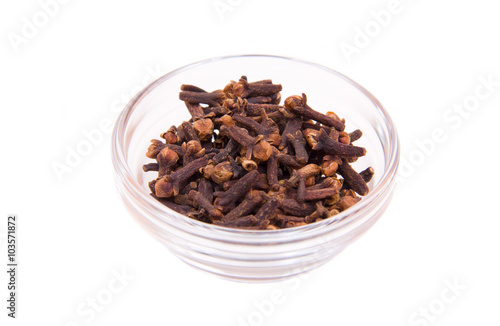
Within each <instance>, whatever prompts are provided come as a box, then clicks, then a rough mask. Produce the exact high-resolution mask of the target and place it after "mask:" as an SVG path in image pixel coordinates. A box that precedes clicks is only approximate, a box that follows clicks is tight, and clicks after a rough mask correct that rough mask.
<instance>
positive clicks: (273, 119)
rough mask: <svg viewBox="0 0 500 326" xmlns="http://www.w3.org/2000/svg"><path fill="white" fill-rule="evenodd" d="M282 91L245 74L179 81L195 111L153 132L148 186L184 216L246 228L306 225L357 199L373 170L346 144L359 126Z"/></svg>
mask: <svg viewBox="0 0 500 326" xmlns="http://www.w3.org/2000/svg"><path fill="white" fill-rule="evenodd" d="M281 90H282V86H281V85H279V84H273V82H272V80H270V79H265V80H260V81H256V82H248V78H247V77H246V76H242V77H241V78H240V79H239V80H238V81H231V82H230V83H228V84H227V85H226V86H225V87H224V89H223V90H215V91H213V92H207V91H205V90H204V89H202V88H200V87H197V86H194V85H187V84H185V85H182V86H181V92H180V93H179V98H180V99H181V100H182V101H184V103H185V105H186V108H187V110H188V111H189V113H190V115H191V119H190V120H189V121H184V122H182V123H181V124H180V125H179V126H177V127H176V126H171V127H170V128H169V129H168V130H167V131H165V132H164V133H162V134H161V135H160V137H161V138H162V139H163V140H157V139H153V140H152V141H151V144H150V145H149V148H148V150H147V153H146V156H147V157H148V158H151V159H155V160H156V162H154V163H148V164H145V165H144V166H143V170H144V171H145V172H150V171H157V172H158V177H157V178H156V179H155V180H152V181H151V182H150V183H149V188H150V189H151V192H152V194H151V195H152V196H153V197H154V198H155V199H157V200H158V201H159V202H161V203H163V204H164V205H166V206H167V207H169V208H170V209H172V210H174V211H176V212H178V213H180V214H183V215H186V216H188V217H190V218H193V219H197V220H199V221H203V222H206V223H213V224H216V225H220V226H225V227H232V228H244V229H249V230H277V229H280V228H289V227H297V226H302V225H307V224H310V223H314V222H316V221H321V220H323V219H326V218H329V217H331V216H335V215H337V214H339V213H340V212H342V211H344V210H346V209H349V208H350V207H351V206H353V205H355V204H356V203H357V202H358V201H359V200H361V197H359V196H358V195H361V196H364V195H366V194H367V193H368V192H369V189H368V183H369V182H370V180H371V179H372V177H373V175H374V170H373V168H372V167H368V168H366V169H365V170H363V171H362V172H359V173H358V172H356V171H355V170H354V169H353V167H352V166H351V163H352V162H354V161H356V160H357V159H358V158H359V157H362V156H364V155H365V154H366V149H365V148H363V147H359V146H354V145H352V143H353V142H355V141H357V140H358V139H360V138H361V136H362V135H363V133H362V132H361V130H359V129H357V130H354V131H352V132H350V133H349V132H346V131H345V120H344V119H341V118H340V117H339V116H338V115H337V114H335V113H334V112H327V113H326V114H323V113H320V112H318V111H315V110H313V109H312V108H311V107H310V106H309V105H308V104H307V97H306V95H305V94H302V95H301V96H290V97H288V98H286V99H285V101H284V105H280V101H281V93H280V92H281ZM338 176H341V177H342V178H343V179H339V178H338Z"/></svg>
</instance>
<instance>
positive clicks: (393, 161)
mask: <svg viewBox="0 0 500 326" xmlns="http://www.w3.org/2000/svg"><path fill="white" fill-rule="evenodd" d="M248 57H252V58H255V57H260V58H268V59H276V60H286V61H291V62H296V63H300V64H305V65H309V66H313V67H315V68H318V69H321V70H325V71H327V72H329V73H331V74H334V75H336V76H337V77H340V78H341V79H343V80H344V81H346V82H348V83H349V84H351V85H352V86H354V87H355V88H357V89H358V90H359V91H361V93H363V94H364V95H365V96H366V97H367V98H368V99H369V100H370V102H372V104H373V105H374V106H375V108H376V109H378V113H379V114H381V115H382V116H383V118H384V120H385V121H386V124H385V128H386V129H387V136H388V139H392V140H393V142H392V143H389V148H390V157H389V159H388V160H386V164H385V167H386V168H385V171H384V174H383V175H382V177H381V178H380V181H379V182H378V183H377V184H376V186H375V188H373V189H370V192H369V193H368V195H366V196H363V199H362V200H361V201H359V202H358V203H356V205H354V206H352V207H350V208H349V209H347V210H345V211H343V212H341V213H339V214H337V215H335V219H333V218H326V219H324V220H322V221H319V222H314V223H310V224H307V225H304V226H298V227H293V228H285V229H278V230H248V229H237V228H229V227H224V226H219V225H215V224H209V223H205V222H201V221H198V220H195V219H192V218H189V217H187V216H185V215H183V214H180V213H178V212H176V211H174V210H172V209H170V208H168V207H167V206H165V205H163V204H161V203H160V202H159V201H157V200H156V199H154V198H153V197H152V196H151V195H150V194H146V193H145V191H144V189H143V187H142V185H140V184H139V183H138V182H137V181H136V179H135V178H134V176H133V175H134V174H133V173H132V171H131V170H130V168H129V167H128V165H127V164H126V163H125V162H126V160H125V154H124V151H123V149H124V148H123V145H124V144H123V141H124V140H123V139H120V138H119V136H120V135H121V134H123V133H124V132H125V129H126V126H127V123H128V121H129V118H130V117H131V115H132V113H133V112H134V109H135V107H136V106H137V105H138V104H139V103H140V102H141V101H142V99H143V98H144V97H146V96H147V95H148V94H149V93H150V92H151V91H153V90H154V89H155V88H156V87H157V86H159V85H160V84H161V83H163V82H164V81H165V80H167V79H169V78H171V77H173V76H176V75H178V74H180V73H182V72H184V71H186V70H189V69H192V68H195V67H197V66H200V65H204V64H208V63H212V62H216V61H221V60H227V59H241V58H248ZM111 147H112V148H111V150H112V163H113V167H114V170H115V177H117V181H119V182H121V183H122V184H123V185H124V186H125V187H126V189H127V190H128V191H129V192H133V195H134V198H137V197H135V196H138V197H139V198H141V199H142V201H143V202H145V203H147V204H148V205H150V207H145V208H146V210H148V213H149V210H150V209H153V210H154V211H156V212H159V213H161V212H163V213H165V214H161V215H159V216H158V215H157V214H155V216H147V218H148V219H150V218H151V217H154V218H157V219H159V220H160V221H161V222H165V223H167V224H170V225H171V224H172V222H173V219H172V217H175V218H176V219H177V220H178V221H179V222H182V223H183V224H184V225H176V227H177V228H179V229H181V230H183V231H190V230H189V229H192V228H193V227H194V228H196V231H198V232H197V233H196V235H198V236H202V237H205V238H207V239H214V238H215V239H220V238H221V237H224V236H228V237H232V236H234V235H236V236H238V237H244V236H245V235H249V236H250V237H252V238H254V239H255V240H256V241H257V242H258V241H259V240H261V239H262V240H264V239H265V240H264V241H269V237H273V238H275V240H278V239H280V238H282V237H288V236H289V235H291V234H300V233H310V232H315V231H318V230H322V231H323V232H331V231H335V230H341V229H342V228H347V226H348V225H350V224H352V223H355V222H356V221H357V220H358V219H359V218H360V217H362V215H363V214H360V213H362V212H364V211H366V210H367V209H368V208H370V207H371V206H372V205H373V204H374V203H376V202H377V199H378V198H379V197H380V196H381V195H382V194H384V193H386V192H387V189H389V188H390V187H391V186H392V185H393V184H394V183H395V179H396V175H397V169H398V165H399V156H400V142H399V137H398V133H397V130H396V127H395V125H394V123H393V121H392V119H391V117H390V115H389V114H388V112H387V111H386V110H385V108H384V107H383V106H382V104H381V103H380V102H379V100H378V99H377V98H376V97H375V96H374V95H373V94H371V93H370V92H369V91H368V90H366V89H365V88H364V87H363V86H361V85H360V84H358V83H357V82H355V81H354V80H352V79H350V78H349V77H347V76H345V75H344V74H342V73H340V72H338V71H336V70H334V69H331V68H329V67H326V66H323V65H320V64H317V63H314V62H310V61H306V60H302V59H297V58H293V57H285V56H278V55H268V54H241V55H228V56H218V57H212V58H209V59H205V60H200V61H197V62H194V63H190V64H187V65H184V66H182V67H180V68H177V69H175V70H172V71H170V72H169V73H166V74H164V75H163V76H161V77H159V78H157V79H156V80H155V81H153V82H151V83H150V84H149V85H148V86H146V87H145V88H144V89H143V90H142V91H140V92H139V93H137V94H136V95H135V96H134V97H133V98H132V99H131V100H130V101H129V102H128V103H127V105H126V106H125V107H124V109H123V110H122V112H121V113H120V115H119V116H118V118H117V120H116V122H115V126H114V128H113V134H112V141H111ZM137 201H138V200H136V202H137ZM150 215H152V214H150ZM357 215H359V216H357ZM347 217H350V218H347ZM193 231H194V230H193ZM200 232H201V233H200ZM216 235H218V236H216ZM259 238H261V239H259ZM233 239H234V238H233ZM248 239H249V238H247V240H248Z"/></svg>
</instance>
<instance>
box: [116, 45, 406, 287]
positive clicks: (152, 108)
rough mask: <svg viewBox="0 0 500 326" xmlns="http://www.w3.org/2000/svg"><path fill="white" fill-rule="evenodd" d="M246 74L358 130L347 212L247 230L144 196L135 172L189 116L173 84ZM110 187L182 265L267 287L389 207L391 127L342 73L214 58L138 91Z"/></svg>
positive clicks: (394, 150)
mask: <svg viewBox="0 0 500 326" xmlns="http://www.w3.org/2000/svg"><path fill="white" fill-rule="evenodd" d="M241 75H247V76H248V78H249V80H250V81H252V80H261V79H268V78H271V79H272V80H273V81H274V82H275V83H279V84H282V85H283V91H282V99H283V100H284V99H285V98H286V97H288V96H289V95H294V94H299V95H300V94H301V93H306V94H307V98H308V104H309V105H310V106H311V107H312V108H313V109H316V110H318V111H322V112H326V111H334V112H336V113H337V114H338V115H339V116H340V117H341V118H345V119H346V131H348V132H350V131H353V130H355V129H358V128H359V129H361V130H362V131H363V137H362V138H361V139H360V140H358V141H357V143H356V144H357V145H358V146H363V147H365V148H366V149H367V155H366V156H365V157H362V158H360V159H359V160H358V162H356V163H355V164H354V167H355V169H356V170H358V171H360V170H362V169H364V168H366V167H368V166H372V167H373V168H374V169H375V176H374V178H373V180H372V181H371V182H370V183H369V186H370V190H371V191H370V193H369V194H368V195H367V196H365V197H363V199H362V200H361V201H360V202H359V203H357V204H356V205H354V206H353V207H351V208H349V209H348V210H346V211H344V212H342V213H340V214H339V215H336V216H334V217H333V218H329V219H325V220H323V221H320V222H316V223H312V224H308V225H305V226H300V227H295V228H289V229H281V230H264V231H251V230H240V229H230V228H225V227H220V226H216V225H211V224H206V223H203V222H199V221H196V220H193V219H190V218H188V217H186V216H183V215H181V214H179V213H177V212H175V211H172V210H170V209H169V208H167V207H165V206H164V205H162V204H161V203H159V202H158V201H156V200H155V199H154V198H153V197H151V196H150V191H149V188H148V185H147V184H148V181H150V180H151V179H153V178H155V175H154V174H153V173H144V172H143V170H142V165H143V164H145V163H150V162H151V160H150V159H148V158H147V157H146V156H145V152H146V149H147V147H148V145H149V144H150V140H151V139H153V138H156V139H157V138H159V135H160V134H161V133H162V132H164V131H166V130H167V129H168V128H169V127H170V126H171V125H174V124H175V125H179V124H180V123H181V122H182V121H184V120H188V119H189V118H190V116H189V113H188V111H187V110H186V108H185V106H184V103H183V102H182V101H180V100H179V95H178V94H179V91H180V86H181V84H193V85H196V86H199V87H201V88H203V89H206V90H215V89H220V88H222V87H224V85H226V84H227V83H228V82H229V81H230V80H237V79H238V78H239V77H240V76H241ZM112 137H113V138H112V139H113V140H112V159H113V165H114V169H115V178H116V184H117V187H118V190H119V192H120V195H121V197H122V199H123V201H124V202H125V204H126V207H127V208H128V210H129V211H130V213H131V214H132V216H133V217H134V218H135V219H136V220H137V222H139V224H141V225H142V227H144V228H145V229H146V230H147V231H148V232H149V233H150V234H152V235H153V236H154V237H156V238H157V239H158V240H159V241H160V242H161V243H163V244H164V245H165V246H166V247H167V248H169V249H170V250H171V251H172V252H173V253H174V254H175V255H176V256H178V257H179V258H180V259H182V260H183V261H184V262H186V263H188V264H189V265H192V266H194V267H196V268H199V269H201V270H204V271H207V272H210V273H213V274H216V275H218V276H221V277H224V278H228V279H232V280H243V281H272V280H278V279H282V278H285V277H290V276H293V275H296V274H299V273H304V272H307V271H309V270H311V269H313V268H316V267H318V266H320V265H322V264H324V263H325V262H327V261H329V260H330V259H331V258H332V257H334V256H335V255H336V254H338V253H339V252H340V251H342V250H343V249H344V248H345V247H346V246H347V245H348V244H349V243H351V242H352V241H353V240H354V239H356V238H357V237H359V236H360V235H361V234H363V233H364V232H365V231H366V230H368V229H369V228H370V227H371V226H372V225H373V224H374V223H375V222H376V221H377V220H378V218H379V217H380V216H381V215H382V213H383V212H384V210H385V208H386V207H387V205H388V204H389V201H390V199H391V194H392V192H393V189H394V184H395V176H396V171H397V167H398V162H399V142H398V137H397V132H396V128H395V127H394V124H393V122H392V120H391V118H390V117H389V115H388V114H387V112H386V111H385V110H384V108H383V107H382V105H381V104H380V103H379V101H378V100H377V99H376V98H375V97H374V96H373V95H372V94H370V93H369V92H368V91H367V90H365V89H364V88H363V87H361V86H360V85H358V84H357V83H356V82H354V81H352V80H350V79H349V78H347V77H346V76H344V75H342V74H340V73H338V72H336V71H334V70H332V69H329V68H326V67H323V66H320V65H317V64H313V63H309V62H304V61H301V60H297V59H291V58H284V57H276V56H263V55H244V56H230V57H219V58H213V59H209V60H205V61H201V62H197V63H193V64H190V65H188V66H185V67H182V68H179V69H177V70H174V71H172V72H170V73H168V74H166V75H164V76H163V77H161V78H159V79H158V80H156V81H155V82H153V83H152V84H151V85H149V86H148V87H146V88H145V89H144V90H143V91H141V92H140V93H139V94H137V95H136V96H135V97H134V98H133V99H132V100H131V101H130V103H128V105H127V106H126V107H125V109H124V110H123V112H122V113H121V115H120V116H119V117H118V120H117V122H116V126H115V129H114V132H113V136H112Z"/></svg>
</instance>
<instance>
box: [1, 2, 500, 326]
mask: <svg viewBox="0 0 500 326" xmlns="http://www.w3.org/2000/svg"><path fill="white" fill-rule="evenodd" d="M46 2H49V1H48V0H42V3H46ZM62 2H63V1H62V0H61V2H60V4H59V5H58V8H54V7H50V8H49V9H51V10H52V17H49V18H48V19H44V18H47V16H46V15H45V14H43V9H42V7H41V5H40V3H39V2H38V1H34V0H26V1H2V3H1V5H0V22H1V23H0V25H1V28H0V40H1V41H0V56H1V57H0V59H1V60H0V92H1V93H0V94H1V118H0V142H1V153H2V156H1V160H0V166H1V168H0V176H1V179H0V180H1V183H0V184H1V190H0V192H1V196H0V200H1V206H0V216H1V219H0V221H1V229H0V230H1V231H0V233H1V236H2V237H1V244H0V246H1V248H0V250H1V251H0V254H1V255H0V257H1V258H0V260H1V262H2V266H5V264H6V258H7V257H6V244H5V227H6V217H7V215H8V214H11V213H16V214H18V215H19V223H18V231H19V241H20V244H19V256H18V261H19V267H18V269H19V274H18V281H19V292H18V296H19V297H18V300H19V301H18V315H17V316H18V318H17V319H16V320H12V319H10V318H7V317H6V314H7V309H6V308H5V306H6V305H7V303H6V301H5V300H6V298H7V289H6V287H7V277H6V276H7V275H6V273H5V272H2V273H1V277H0V298H1V302H2V303H1V304H0V305H1V307H0V308H1V309H0V312H1V313H0V314H1V317H0V320H1V322H0V324H2V325H40V326H48V325H50V326H75V325H235V326H237V325H238V324H241V325H245V324H244V323H243V322H241V320H244V321H245V322H247V323H248V321H249V320H250V322H252V323H253V325H344V326H348V325H454V326H455V325H498V324H499V322H500V317H499V315H498V307H499V304H500V297H499V295H498V294H499V290H500V279H499V275H500V266H499V264H498V260H499V258H500V257H499V248H500V237H499V236H498V233H499V230H500V222H499V213H498V211H499V210H498V195H499V191H498V186H499V181H500V180H499V178H500V174H499V173H498V163H499V161H498V156H499V155H498V154H497V151H498V148H499V147H498V140H499V134H498V132H499V128H498V124H499V121H500V120H499V119H500V113H499V103H500V85H499V84H498V83H499V82H500V66H499V61H500V46H499V42H498V39H499V37H498V32H499V30H500V20H499V19H498V8H496V7H494V5H495V3H494V2H493V1H490V0H476V1H451V0H449V1H430V0H420V1H417V0H414V1H410V0H401V1H400V2H399V4H398V2H396V5H395V6H393V5H391V4H390V3H391V2H390V1H388V0H377V1H368V0H365V1H307V2H305V1H285V0H280V1H265V0H253V1H250V0H232V1H231V0H221V1H214V0H205V1H201V0H200V1H159V0H158V1H153V0H145V1H116V0H114V1H92V0H90V1H77V0H70V1H68V0H66V3H65V4H62ZM224 4H226V6H227V5H228V4H229V6H231V7H223V6H224ZM214 5H219V6H220V7H219V8H220V9H219V11H218V10H217V9H216V7H215V6H214ZM387 8H390V9H391V10H392V11H393V14H391V15H390V18H388V17H387V16H384V17H385V22H384V25H386V26H381V25H380V23H376V22H377V20H376V19H375V16H373V14H372V12H375V13H379V12H380V11H381V10H387ZM224 9H225V11H223V10H224ZM34 19H35V22H36V23H37V24H38V25H39V26H40V27H36V30H33V28H32V29H31V30H30V28H29V27H26V26H27V25H29V24H30V22H33V21H34ZM37 19H38V20H37ZM365 28H368V29H369V31H368V33H369V34H370V35H371V36H368V39H364V40H362V36H361V35H360V32H359V31H360V30H361V31H363V30H365ZM23 33H24V34H23ZM21 38H22V39H21ZM355 41H356V43H355ZM362 41H363V42H362ZM360 42H361V43H360ZM346 44H350V45H351V46H352V47H355V46H356V45H355V44H357V47H356V48H355V49H354V50H353V48H352V47H351V51H355V53H354V52H353V53H351V54H350V55H349V54H348V55H346V54H345V53H344V52H343V51H342V46H343V47H346V46H348V45H346ZM244 53H262V54H274V55H284V56H292V57H297V58H300V59H305V60H308V61H313V62H316V63H319V64H323V65H326V66H328V67H331V68H333V69H335V70H338V71H340V72H341V73H344V74H345V75H347V76H349V77H351V78H352V79H354V80H355V81H357V82H359V83H360V84H361V85H363V86H364V87H366V88H367V89H368V90H369V91H371V92H372V93H373V94H374V95H375V96H376V97H377V98H378V99H379V100H380V101H381V102H382V103H383V104H384V106H385V107H386V108H387V110H388V111H389V112H390V114H391V115H392V118H393V119H394V121H395V123H396V125H397V127H398V129H399V135H400V140H401V143H402V156H401V159H402V164H404V166H405V170H404V171H402V172H404V173H400V177H401V178H400V180H401V182H400V184H399V187H398V189H397V192H396V194H395V196H394V198H393V202H392V204H391V205H390V207H389V209H388V210H387V212H386V214H385V215H384V216H383V217H382V219H381V220H380V221H379V222H377V224H376V225H375V226H374V227H373V228H372V229H371V230H370V231H369V232H368V233H367V234H366V235H364V236H363V237H361V238H360V239H359V240H358V241H357V242H355V243H353V244H352V245H351V246H350V247H348V248H347V249H346V250H345V251H344V252H342V253H341V254H340V255H339V256H337V257H336V258H335V259H334V260H333V261H331V262H330V263H328V264H327V265H325V266H323V267H321V268H319V269H317V270H316V271H314V272H312V273H310V274H308V275H307V276H306V277H305V278H300V279H295V280H293V282H288V283H271V284H259V285H256V284H241V283H233V282H229V281H225V280H220V279H218V278H216V277H213V276H211V275H208V274H205V273H202V272H199V271H197V270H194V269H193V268H191V267H189V266H187V265H185V264H184V263H182V262H181V261H180V260H178V259H177V258H175V257H174V256H173V255H172V254H170V252H168V251H167V250H166V249H165V248H164V247H163V246H162V245H161V244H160V243H158V242H157V241H156V240H154V239H153V238H152V237H150V236H149V235H148V234H147V233H146V232H145V231H143V230H142V229H141V228H140V227H139V226H138V225H137V224H136V223H135V222H134V221H133V220H132V218H131V217H130V216H129V215H128V213H127V212H126V211H125V209H124V207H123V205H122V203H121V200H120V199H119V197H118V195H117V192H116V190H115V186H114V183H113V178H112V175H113V171H112V166H111V160H110V132H109V131H105V132H104V136H105V137H104V140H103V141H102V142H100V143H97V144H96V145H94V146H93V148H92V149H91V151H90V153H89V154H88V155H87V156H86V157H84V158H83V159H82V161H81V162H80V163H79V164H76V166H75V167H73V168H71V171H70V172H66V173H64V174H63V175H62V176H61V177H60V178H58V176H57V175H56V173H55V172H54V170H53V165H54V164H55V163H54V162H59V163H61V164H66V161H65V160H66V156H67V154H68V151H69V150H70V149H75V148H76V147H77V146H78V144H79V143H80V142H81V141H82V140H85V139H86V138H85V136H84V133H85V132H86V131H90V130H95V129H98V128H99V126H100V124H101V123H102V124H106V122H107V121H110V120H113V121H114V119H115V118H116V116H117V108H118V109H121V108H122V107H123V105H124V103H126V102H127V101H128V99H130V97H131V96H132V95H133V94H135V93H136V92H137V91H138V90H139V89H140V88H142V87H143V86H144V84H143V83H149V82H150V81H151V80H152V78H153V77H151V71H153V72H155V71H156V75H154V73H153V75H154V77H155V78H156V77H158V76H159V75H160V74H163V73H167V72H169V71H171V70H173V69H175V68H178V67H180V66H183V65H185V64H188V63H191V62H194V61H198V60H202V59H206V58H209V57H213V56H220V55H230V54H244ZM481 79H483V80H488V79H490V80H491V81H492V82H493V86H491V90H490V93H488V92H486V88H484V87H483V86H480V85H482V84H481V81H480V80H481ZM495 83H496V84H495ZM478 88H479V91H480V97H481V99H480V100H477V98H476V99H475V97H474V96H475V91H476V90H477V89H478ZM464 101H465V102H466V104H467V106H468V108H469V109H470V110H465V111H460V112H462V113H461V114H462V115H460V113H459V111H453V110H455V109H454V107H457V108H458V107H459V106H460V105H462V104H463V103H464ZM456 110H460V109H456ZM436 129H438V132H439V130H440V132H441V134H442V138H440V139H439V140H440V142H439V143H437V142H435V141H429V140H428V139H431V137H432V135H433V133H434V132H435V130H436ZM443 138H444V139H443ZM426 139H427V140H428V141H425V140H426ZM419 142H420V143H422V142H424V143H425V144H427V147H426V150H425V152H424V151H422V149H420V147H419V146H418V145H417V143H419ZM1 270H2V271H3V270H4V267H2V268H1ZM116 273H119V274H120V273H125V274H126V275H128V276H127V277H129V278H130V280H125V281H124V282H123V283H120V282H115V280H116ZM110 282H111V285H112V286H114V288H115V289H118V290H116V291H115V292H117V293H115V294H114V295H113V296H112V297H111V298H107V297H106V299H107V300H108V301H109V302H108V301H106V304H100V305H99V309H98V310H99V311H95V310H94V313H93V314H91V313H89V312H88V311H89V310H88V309H89V308H88V306H85V305H86V302H88V301H87V300H88V299H89V298H92V297H96V296H99V295H101V296H103V295H104V294H103V293H105V291H107V289H108V286H109V284H110ZM113 282H115V283H113ZM451 283H457V284H458V285H454V286H451V285H450V284H451ZM450 286H451V287H454V289H453V290H449V288H450ZM103 291H104V292H103ZM453 291H454V292H453ZM275 293H282V294H283V296H282V298H281V300H280V302H279V303H276V304H275V305H274V307H273V309H271V308H269V307H267V309H268V310H269V311H268V312H267V313H266V316H264V315H263V314H262V313H261V312H259V310H258V308H257V307H256V303H257V306H258V305H259V303H266V302H267V301H268V300H270V298H271V297H272V296H273V294H275ZM443 293H444V295H445V297H444V298H442V294H443ZM102 298H105V296H104V297H102ZM443 299H444V300H445V301H446V302H445V301H443ZM98 304H99V302H98ZM82 305H83V307H87V308H85V309H87V310H85V311H87V314H82V313H79V312H78V311H77V309H78V308H79V307H80V308H82ZM429 306H430V307H429ZM429 309H430V310H429ZM271 310H272V311H271ZM424 310H429V312H428V314H427V315H425V316H424V315H423V311H424ZM249 325H252V324H251V323H249Z"/></svg>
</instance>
